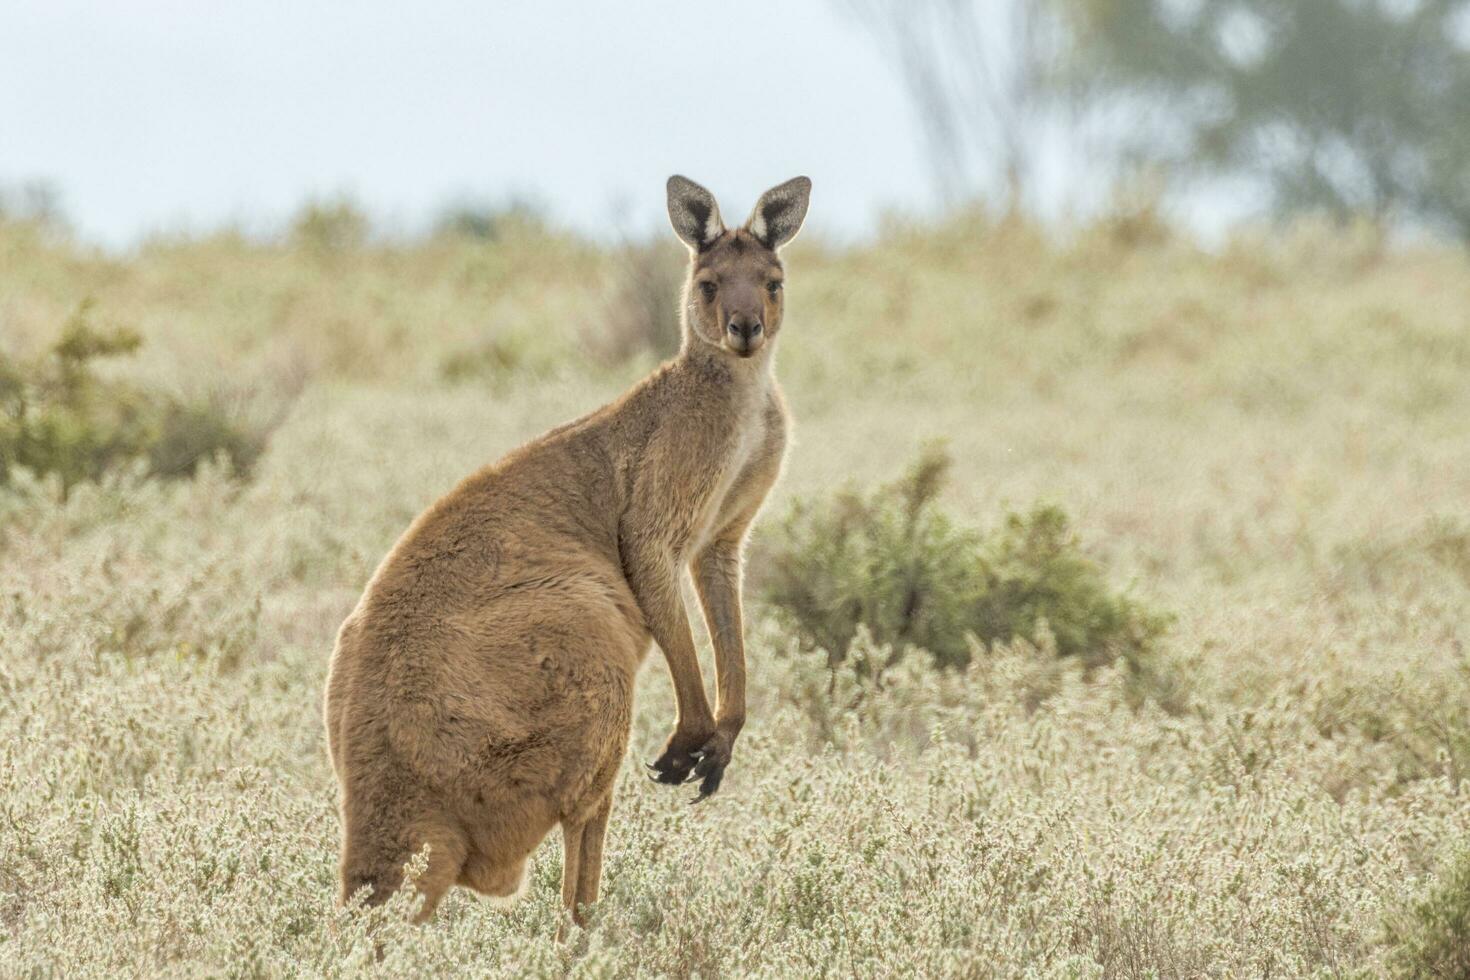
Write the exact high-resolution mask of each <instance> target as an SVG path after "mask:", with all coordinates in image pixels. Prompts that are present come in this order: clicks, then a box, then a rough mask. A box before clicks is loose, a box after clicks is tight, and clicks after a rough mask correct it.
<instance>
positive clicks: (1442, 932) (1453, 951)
mask: <svg viewBox="0 0 1470 980" xmlns="http://www.w3.org/2000/svg"><path fill="white" fill-rule="evenodd" d="M1388 940H1389V942H1390V943H1391V944H1392V945H1393V946H1394V947H1395V949H1394V954H1393V956H1392V958H1391V960H1390V962H1391V963H1392V964H1393V967H1394V973H1395V975H1397V976H1402V977H1470V847H1467V848H1464V849H1462V850H1461V851H1460V853H1459V854H1458V855H1457V856H1456V857H1455V859H1454V860H1453V861H1451V862H1450V866H1449V868H1448V869H1447V870H1446V872H1445V874H1444V875H1443V876H1442V877H1441V878H1440V879H1439V881H1437V882H1436V883H1435V884H1434V885H1433V886H1432V887H1430V888H1429V889H1428V890H1427V891H1426V892H1425V894H1424V895H1423V897H1422V898H1420V899H1419V901H1418V902H1417V903H1415V904H1414V906H1413V908H1412V909H1411V910H1410V911H1409V913H1408V914H1407V915H1404V916H1402V917H1400V919H1399V921H1394V922H1390V924H1389V927H1388Z"/></svg>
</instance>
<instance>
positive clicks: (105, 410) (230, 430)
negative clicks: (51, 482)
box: [0, 303, 280, 493]
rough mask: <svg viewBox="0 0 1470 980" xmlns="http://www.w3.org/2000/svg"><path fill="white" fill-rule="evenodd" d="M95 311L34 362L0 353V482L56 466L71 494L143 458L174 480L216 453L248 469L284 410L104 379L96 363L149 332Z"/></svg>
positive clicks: (86, 310) (86, 307)
mask: <svg viewBox="0 0 1470 980" xmlns="http://www.w3.org/2000/svg"><path fill="white" fill-rule="evenodd" d="M91 309H92V304H90V303H83V304H82V305H81V307H80V308H79V309H78V310H77V312H76V313H75V314H74V315H73V316H72V317H71V319H70V320H68V321H67V323H66V325H65V327H64V328H63V329H62V331H61V336H60V339H59V340H57V342H56V343H55V344H54V345H53V346H52V348H51V349H50V351H49V352H48V353H47V354H46V355H45V356H44V357H42V358H40V359H39V360H37V361H35V362H33V363H25V364H17V363H13V362H11V361H9V360H7V359H6V358H5V356H4V355H3V354H0V486H3V485H4V484H6V483H8V482H10V479H11V474H12V473H13V471H15V470H17V469H27V470H31V471H33V472H35V473H38V474H42V475H45V474H50V473H54V474H56V475H57V476H58V477H59V478H60V480H61V486H62V492H63V493H66V492H69V491H70V490H71V488H72V487H74V486H75V485H76V484H78V483H81V482H83V481H96V480H98V479H99V478H101V477H102V475H103V474H105V473H107V472H108V471H110V470H113V469H117V468H120V467H124V466H126V465H128V464H129V463H130V462H132V461H134V460H146V462H147V467H148V470H149V472H151V473H152V474H153V475H155V476H159V477H162V478H165V479H174V478H180V477H187V476H191V475H192V474H193V473H194V471H195V470H196V469H197V468H198V467H199V465H200V464H201V463H203V462H206V461H209V460H211V459H213V458H214V457H215V456H217V455H218V456H222V457H223V458H225V459H226V460H228V462H229V465H230V467H231V468H232V469H233V470H234V472H235V473H237V474H238V475H240V476H247V475H249V472H250V469H251V467H252V466H254V464H255V461H256V460H257V459H258V458H259V457H260V454H261V453H262V452H264V450H265V445H266V442H267V440H268V438H269V435H270V431H271V430H273V429H274V428H275V426H276V425H277V424H279V421H280V419H279V417H277V418H276V419H274V420H271V421H269V422H266V423H265V424H259V425H251V424H249V423H248V422H246V421H245V420H243V419H242V418H240V417H238V416H237V415H235V414H234V413H232V412H231V411H230V410H229V408H228V406H227V405H226V404H225V403H224V402H223V401H222V400H220V399H217V398H204V399H200V400H195V401H184V400H180V399H179V398H177V397H174V396H169V395H164V394H160V393H157V392H153V391H149V390H147V389H144V388H141V387H139V386H138V385H136V384H130V383H126V382H121V381H115V380H107V379H104V378H103V377H102V376H100V375H99V374H98V373H97V368H96V363H95V362H97V361H99V360H102V359H106V358H114V357H121V356H126V355H130V354H133V353H134V352H136V351H137V350H138V348H139V347H140V346H141V344H142V339H141V338H140V337H139V336H138V334H137V333H136V332H134V331H132V330H130V329H127V328H125V327H113V328H110V329H108V328H100V327H98V326H96V325H95V324H94V323H93V320H92V317H91V315H90V313H91Z"/></svg>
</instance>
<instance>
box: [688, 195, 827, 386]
mask: <svg viewBox="0 0 1470 980" xmlns="http://www.w3.org/2000/svg"><path fill="white" fill-rule="evenodd" d="M811 193H812V182H811V181H810V180H808V179H807V178H806V177H795V178H793V179H791V180H788V181H787V182H786V183H784V184H780V185H778V186H776V187H772V188H771V189H770V190H768V191H766V192H765V193H764V194H762V195H761V198H760V200H759V201H757V202H756V203H755V209H754V210H752V211H751V212H750V217H749V218H748V219H746V222H745V224H744V225H742V226H741V227H739V228H734V229H729V228H726V227H725V223H724V222H723V221H721V220H720V206H719V205H718V204H716V203H715V198H714V195H713V194H711V193H710V192H709V191H707V190H705V189H704V188H703V187H700V186H699V185H698V184H696V183H695V182H694V181H692V180H689V179H688V178H687V177H678V176H675V177H670V178H669V220H670V221H672V222H673V224H674V231H675V232H676V233H677V234H678V236H679V237H680V238H682V239H683V240H684V243H685V244H686V245H688V246H689V248H690V251H691V252H692V254H693V261H692V262H691V263H690V265H689V281H688V282H687V283H686V284H685V286H684V316H683V320H684V324H685V330H686V332H687V333H688V334H689V335H690V336H689V339H688V340H687V341H686V343H703V344H711V345H713V346H714V347H716V348H718V349H720V350H722V351H725V352H727V353H729V354H730V355H731V356H734V357H741V358H745V357H754V356H755V355H756V353H757V352H759V351H760V350H761V349H762V348H764V347H766V346H767V345H769V344H771V343H773V342H774V341H775V339H776V334H778V333H779V332H780V331H781V307H782V300H781V292H782V279H783V277H784V272H783V271H782V267H781V259H780V258H779V257H778V256H777V255H776V251H777V250H778V249H779V248H780V247H781V246H782V245H785V244H786V243H787V242H789V241H791V239H793V238H795V237H796V233H797V232H798V231H800V230H801V222H802V220H803V219H805V218H806V207H807V203H808V202H809V201H810V199H811Z"/></svg>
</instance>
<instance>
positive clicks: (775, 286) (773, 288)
mask: <svg viewBox="0 0 1470 980" xmlns="http://www.w3.org/2000/svg"><path fill="white" fill-rule="evenodd" d="M780 291H781V283H780V281H779V280H776V279H772V280H771V281H770V282H768V283H766V292H768V293H770V294H771V295H772V296H775V295H776V294H777V293H779V292H780Z"/></svg>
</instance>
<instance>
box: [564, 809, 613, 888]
mask: <svg viewBox="0 0 1470 980" xmlns="http://www.w3.org/2000/svg"><path fill="white" fill-rule="evenodd" d="M610 816H612V793H608V794H607V797H606V798H605V799H604V800H603V801H602V802H601V803H600V804H598V807H597V809H596V810H595V811H593V814H592V817H591V818H590V819H589V820H588V821H587V823H586V824H585V825H584V826H583V827H582V855H581V858H582V859H581V861H580V862H579V864H578V867H577V904H576V906H574V909H573V911H574V914H580V913H576V909H578V908H586V907H587V906H588V905H591V904H592V903H593V902H595V901H597V889H598V886H599V885H600V884H601V883H602V844H603V841H604V840H606V839H607V821H608V818H609V817H610Z"/></svg>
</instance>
